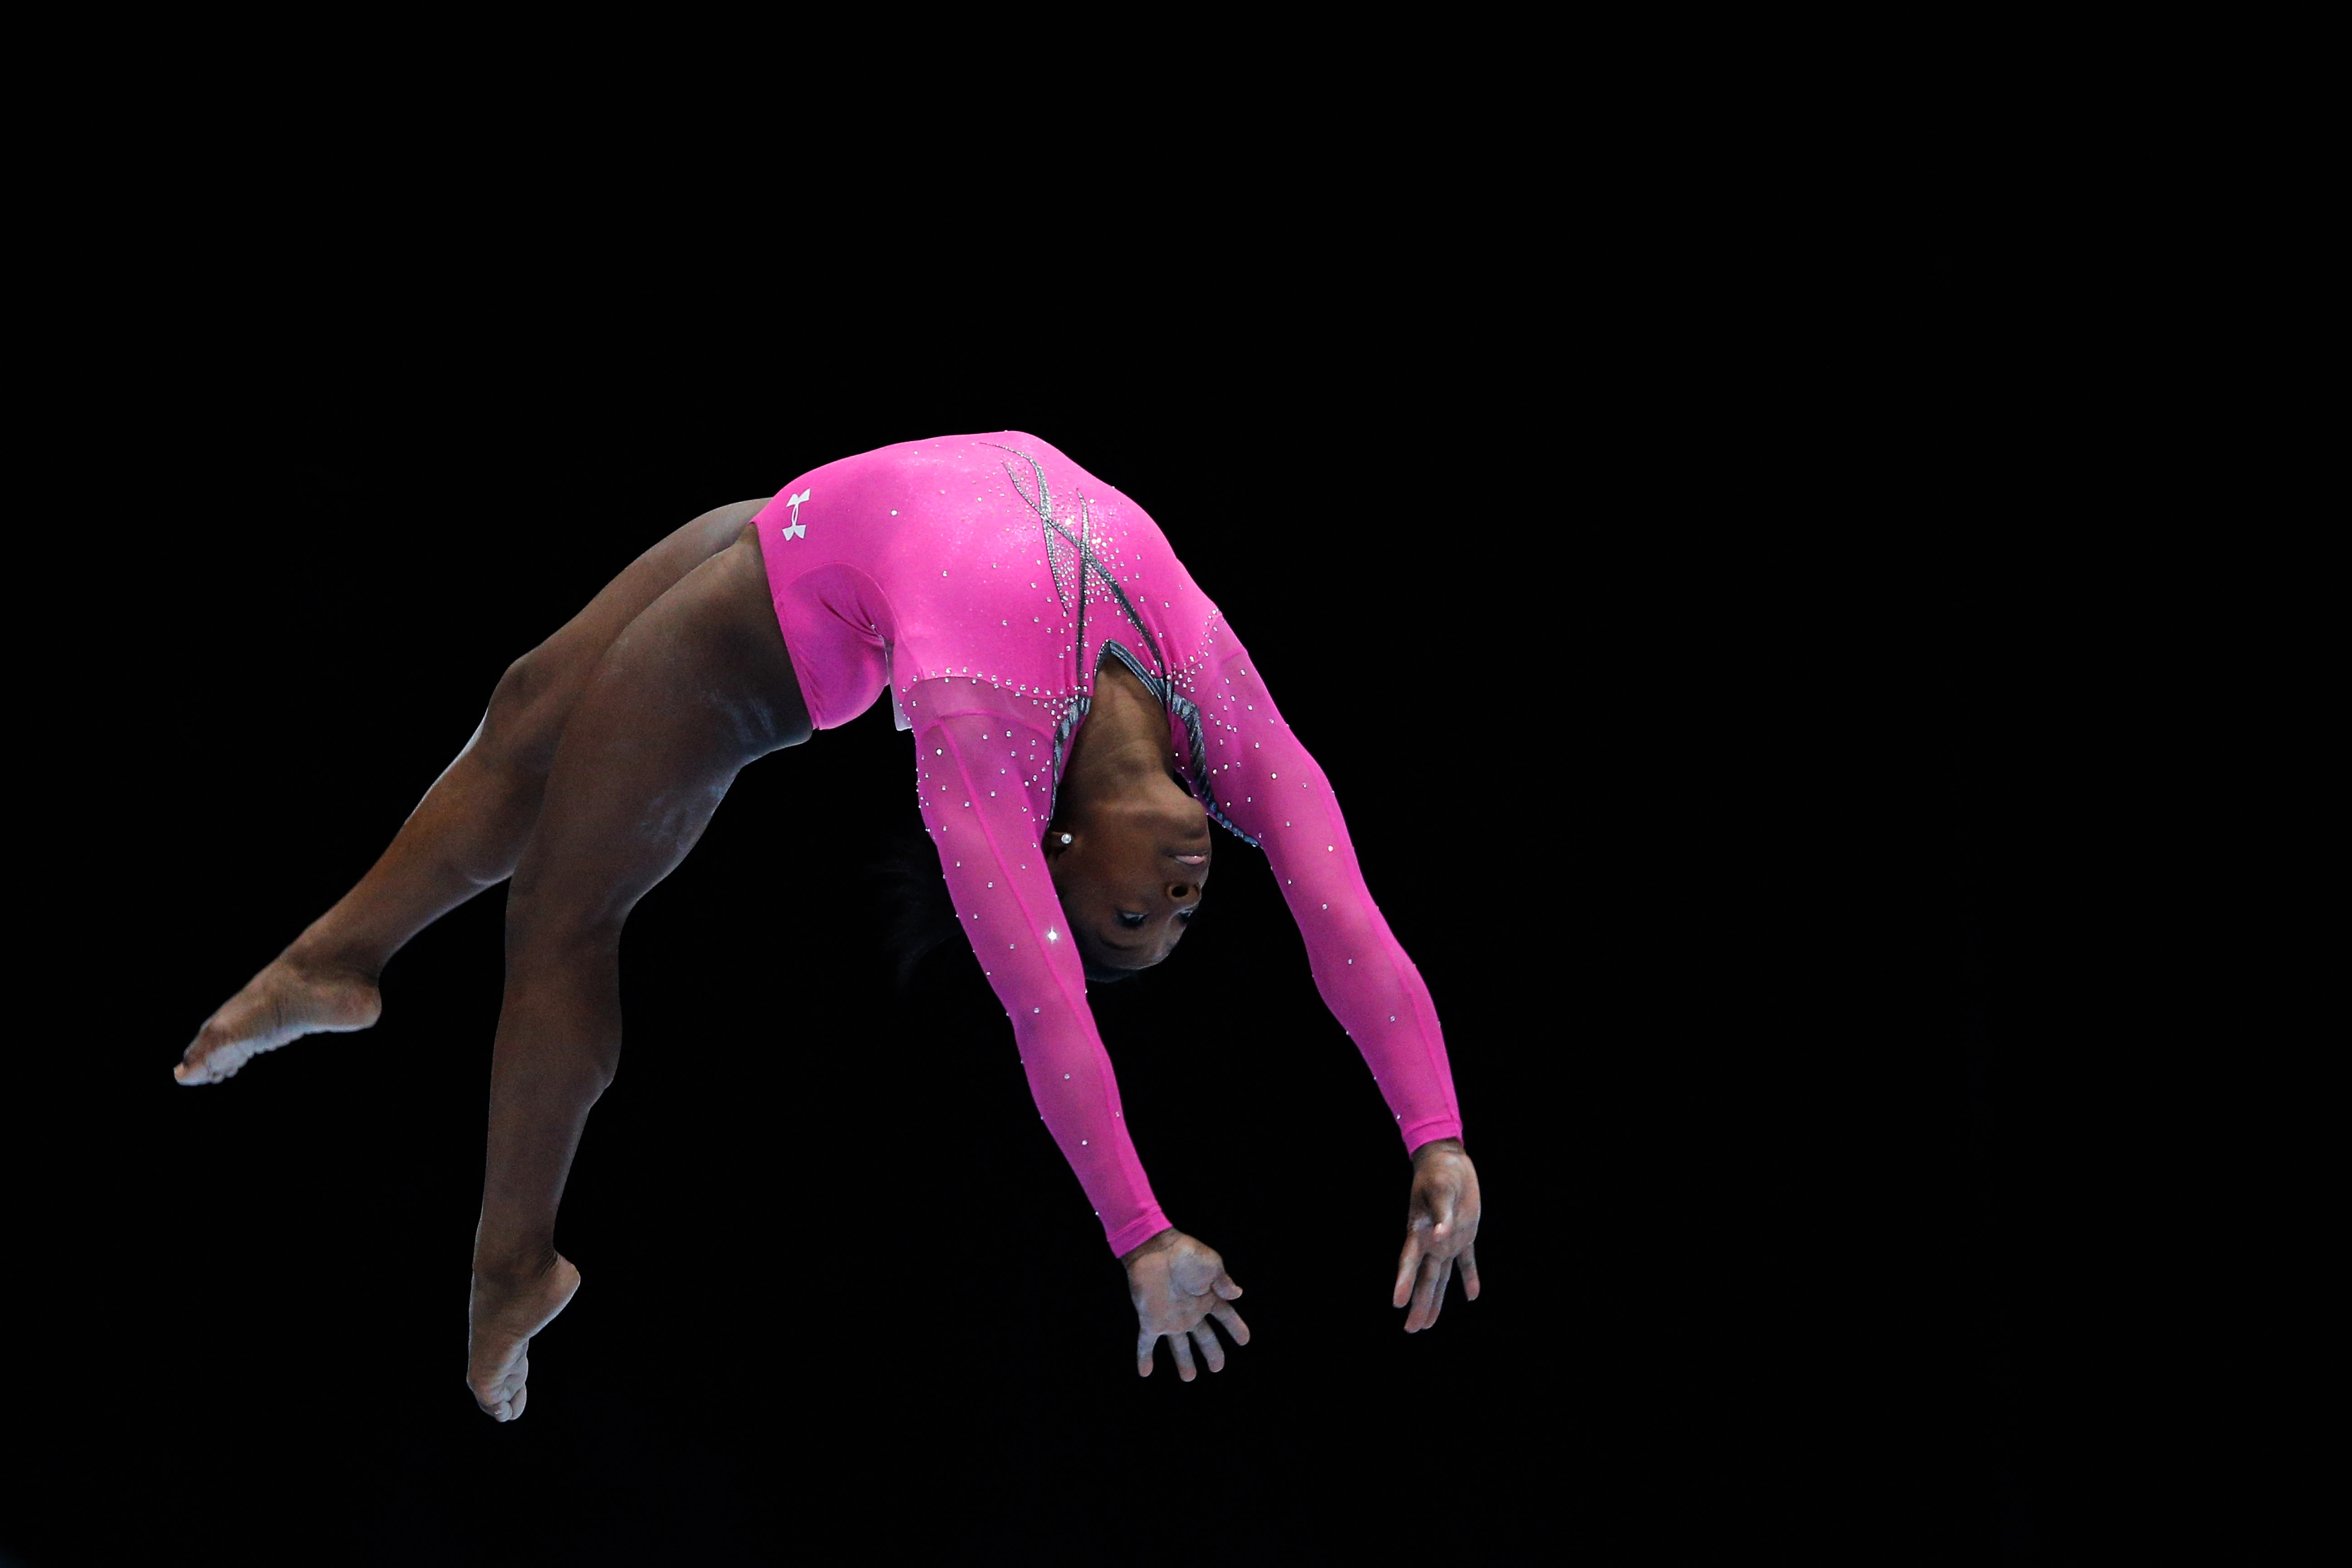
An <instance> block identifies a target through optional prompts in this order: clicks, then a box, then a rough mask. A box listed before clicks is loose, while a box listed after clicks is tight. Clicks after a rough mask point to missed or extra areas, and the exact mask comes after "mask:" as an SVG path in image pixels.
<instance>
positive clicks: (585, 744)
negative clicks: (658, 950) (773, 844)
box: [467, 539, 809, 1420]
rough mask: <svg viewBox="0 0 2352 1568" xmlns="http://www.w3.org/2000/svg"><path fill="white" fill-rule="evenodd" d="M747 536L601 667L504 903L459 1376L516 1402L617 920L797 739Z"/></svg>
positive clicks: (796, 712) (611, 1036) (615, 1023)
mask: <svg viewBox="0 0 2352 1568" xmlns="http://www.w3.org/2000/svg"><path fill="white" fill-rule="evenodd" d="M808 734H809V719H808V714H807V710H806V709H805V706H804V705H803V702H802V700H801V696H800V688H799V685H798V682H797V680H796V679H795V677H794V675H793V668H792V661H791V658H790V656H789V655H788V654H787V653H786V652H785V649H784V642H783V637H782V634H781V633H780V632H779V631H778V630H777V627H776V619H775V614H774V611H773V608H772V605H771V604H770V602H769V598H768V591H767V574H766V570H765V568H764V566H763V565H762V564H761V558H760V549H759V544H758V542H757V541H756V540H752V539H745V540H743V541H740V542H738V543H737V544H735V545H733V546H731V547H730V548H729V549H728V550H726V551H723V552H720V553H719V555H717V556H714V557H713V558H712V559H710V560H709V561H707V562H705V563H703V564H702V565H700V566H698V567H697V568H696V569H695V570H694V571H693V572H692V573H690V574H688V576H687V578H686V579H685V581H683V582H681V583H679V584H677V586H676V587H675V588H672V589H671V590H670V591H669V592H668V593H667V594H665V595H662V597H661V598H660V599H659V600H657V601H656V603H655V604H654V605H653V606H652V607H651V608H650V609H648V610H646V612H645V613H644V614H643V615H641V616H638V617H637V618H636V620H635V621H634V622H632V623H631V624H630V626H629V627H628V629H627V630H626V631H625V632H624V633H623V634H622V635H621V637H619V638H618V639H617V640H616V641H614V644H613V646H612V647H610V648H609V649H608V650H607V651H606V652H605V654H604V658H603V659H602V661H601V662H600V663H599V665H598V667H597V669H596V672H595V676H594V679H593V680H592V681H591V682H590V684H589V686H588V688H587V689H586V691H585V692H584V693H583V695H582V697H581V699H580V700H579V703H578V706H577V707H576V708H575V709H574V710H573V711H572V716H571V721H570V722H569V723H568V724H567V725H566V727H565V729H564V732H563V738H562V743H561V744H560V745H559V746H558V747H557V749H556V753H555V758H554V766H553V769H552V771H551V773H550V774H549V777H548V781H547V789H546V795H545V799H544V802H543V803H542V805H541V810H540V816H539V824H538V826H537V828H536V830H535V831H534V832H533V833H532V835H531V839H530V845H529V846H528V847H526V848H525V849H524V851H523V853H522V857H521V859H520V863H519V864H518V865H517V867H516V868H515V874H514V884H513V886H512V887H511V888H510V889H509V891H508V898H507V978H506V994H505V998H504V1002H503V1004H502V1005H501V1007H500V1010H499V1028H498V1044H497V1047H496V1051H495V1053H494V1055H493V1057H492V1060H491V1068H490V1126H489V1146H488V1158H487V1161H486V1165H485V1172H484V1180H483V1190H482V1214H481V1222H480V1226H479V1228H478V1231H477V1232H476V1236H475V1243H474V1270H475V1284H474V1302H473V1329H474V1337H473V1345H472V1350H471V1352H470V1354H469V1356H468V1358H467V1361H468V1364H467V1385H468V1386H469V1387H470V1388H472V1390H473V1391H474V1394H475V1397H476V1399H477V1401H478V1403H479V1404H480V1405H481V1406H482V1408H483V1409H484V1410H486V1411H488V1412H489V1413H490V1414H492V1415H497V1416H498V1417H499V1419H501V1420H504V1419H509V1418H510V1417H511V1416H512V1415H518V1414H520V1411H521V1409H522V1401H523V1392H522V1391H523V1386H524V1379H525V1377H526V1376H527V1374H528V1370H529V1368H528V1360H527V1356H526V1353H525V1352H526V1347H527V1345H528V1342H529V1340H530V1335H531V1334H533V1333H535V1332H537V1331H538V1329H539V1328H540V1327H542V1326H544V1324H545V1323H546V1321H548V1319H550V1318H551V1317H552V1316H553V1314H554V1313H555V1312H556V1311H559V1310H562V1303H563V1302H564V1301H565V1300H569V1299H570V1295H571V1291H572V1289H573V1288H575V1287H576V1285H577V1283H578V1278H579V1277H578V1274H577V1273H576V1271H574V1270H573V1269H572V1266H571V1265H570V1264H569V1263H568V1262H566V1261H565V1260H564V1259H562V1258H561V1257H559V1256H558V1254H557V1253H556V1250H555V1215H556V1208H557V1205H558V1204H559V1202H560V1201H561V1199H562V1195H563V1184H564V1180H565V1177H566V1175H567V1174H568V1173H569V1172H570V1170H571V1166H572V1153H573V1152H574V1150H576V1149H577V1147H578V1146H579V1141H580V1134H581V1131H582V1129H583V1127H584V1126H585V1124H586V1122H587V1119H588V1112H589V1110H590V1109H591V1108H592V1107H593V1105H594V1104H595V1102H596V1100H597V1098H598V1097H599V1096H600V1095H602V1094H603V1093H604V1089H605V1088H606V1087H607V1086H608V1085H609V1084H610V1083H611V1082H612V1081H613V1077H614V1072H615V1070H616V1069H617V1068H618V1066H619V1062H620V1051H621V1002H620V973H619V952H620V939H621V928H622V925H623V923H624V922H625V921H626V920H627V918H628V915H629V911H630V910H632V909H633V908H635V905H636V902H637V900H639V899H640V898H642V897H644V896H645V894H646V892H647V891H648V890H649V889H652V888H653V887H654V886H655V885H656V883H658V882H659V881H660V880H661V879H663V878H665V877H667V876H668V875H669V873H670V872H671V871H672V870H673V869H675V868H677V864H678V863H679V862H680V861H681V860H683V859H684V858H686V855H687V852H688V850H690V849H691V848H693V847H694V845H695V842H696V841H697V840H698V838H700V837H701V836H702V831H703V828H704V827H705V826H707V825H708V824H709V820H710V815H711V813H712V812H713V811H714V810H715V809H716V808H717V806H718V805H719V800H720V798H721V797H723V796H724V795H726V793H727V789H728V786H729V785H730V784H732V783H733V782H734V778H735V775H736V773H738V772H740V770H741V769H742V767H743V765H744V764H745V763H749V762H751V760H752V759H754V758H756V757H759V756H762V755H764V754H766V753H767V752H772V751H776V750H779V749H780V748H782V747H785V746H790V745H795V744H798V743H799V742H802V741H804V740H806V739H807V738H808Z"/></svg>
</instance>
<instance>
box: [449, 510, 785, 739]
mask: <svg viewBox="0 0 2352 1568" xmlns="http://www.w3.org/2000/svg"><path fill="white" fill-rule="evenodd" d="M767 504H768V503H767V502H766V501H765V500H742V501H730V503H728V504H727V505H725V506H722V507H714V508H712V509H711V510H709V511H706V512H704V513H703V514H702V515H701V516H700V517H698V518H696V519H695V520H694V521H691V522H689V523H687V524H686V525H685V526H684V527H682V528H678V529H676V530H673V531H671V532H670V533H669V534H668V536H667V537H666V538H664V539H663V540H662V541H661V542H659V543H657V544H656V545H654V546H653V547H652V548H651V549H649V550H647V551H646V552H645V553H644V554H642V555H640V556H638V557H637V558H636V559H635V561H632V562H630V563H629V564H628V565H627V566H626V567H625V568H624V569H623V570H622V572H621V574H620V575H619V576H617V577H614V579H613V580H612V581H611V582H609V583H607V584H604V587H603V588H601V589H599V590H598V591H597V594H596V596H595V597H594V598H593V599H591V600H589V601H588V603H587V604H586V605H583V607H582V608H581V610H580V612H579V613H578V614H577V615H575V616H572V618H571V619H570V620H568V621H566V622H564V623H563V625H562V626H561V627H559V628H558V629H557V630H556V631H555V633H554V634H553V635H552V636H551V637H548V638H547V640H546V641H544V642H542V643H541V644H540V645H539V646H538V647H535V648H532V649H531V650H530V652H529V653H527V654H525V655H523V656H522V657H521V658H519V659H517V660H515V662H514V664H513V666H512V667H511V668H509V669H508V671H507V673H506V676H505V678H504V679H502V680H501V681H500V682H499V691H498V693H497V694H496V696H495V697H494V698H493V699H492V706H493V710H494V711H495V712H496V713H497V714H498V715H499V718H500V719H502V720H503V722H502V723H500V724H499V725H498V726H497V728H499V730H500V731H503V732H504V739H506V740H507V741H508V742H509V743H510V744H512V745H514V746H516V747H518V748H520V749H522V750H525V751H528V752H531V753H532V755H533V756H534V758H535V762H536V765H537V766H538V767H541V768H543V767H544V766H545V765H546V763H547V762H548V760H549V757H550V756H551V754H552V751H553V747H554V744H555V742H556V740H557V739H558V738H559V737H560V736H561V735H562V731H563V724H564V721H565V720H566V719H567V718H568V717H569V715H570V713H571V710H572V704H573V703H574V702H576V701H578V700H579V699H580V693H581V692H582V691H583V689H585V688H586V686H587V684H588V680H589V678H590V677H591V676H593V674H594V673H595V669H596V661H597V660H598V659H600V658H604V650H605V649H606V648H608V647H612V646H613V640H614V638H615V637H619V636H620V635H621V633H622V632H623V631H624V630H625V629H626V628H627V627H628V626H629V624H630V623H631V622H633V621H635V619H636V618H637V617H638V616H641V615H643V614H645V612H646V610H647V609H648V608H650V607H651V606H652V605H653V604H654V602H655V601H656V600H657V599H659V598H660V597H661V596H662V595H664V594H667V593H668V592H669V591H670V589H672V588H674V587H676V586H677V584H679V583H681V582H683V581H685V579H686V575H687V574H688V573H689V572H692V571H693V570H694V569H695V568H696V567H698V566H699V565H701V564H702V563H704V562H706V561H708V560H709V559H711V558H712V557H713V556H715V555H717V554H718V553H719V552H720V551H722V550H725V549H727V548H728V547H729V546H730V545H731V544H733V543H734V542H735V541H736V540H737V539H739V538H740V537H742V535H743V531H744V530H745V529H746V528H747V527H749V526H750V525H751V520H752V519H753V518H755V517H757V516H758V515H759V514H760V510H761V508H762V507H764V506H766V505H767Z"/></svg>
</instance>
